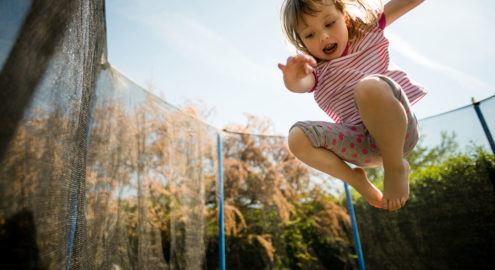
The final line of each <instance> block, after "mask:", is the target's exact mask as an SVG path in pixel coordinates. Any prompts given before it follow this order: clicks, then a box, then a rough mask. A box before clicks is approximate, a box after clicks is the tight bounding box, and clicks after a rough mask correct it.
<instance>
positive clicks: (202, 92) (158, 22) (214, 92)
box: [106, 0, 495, 135]
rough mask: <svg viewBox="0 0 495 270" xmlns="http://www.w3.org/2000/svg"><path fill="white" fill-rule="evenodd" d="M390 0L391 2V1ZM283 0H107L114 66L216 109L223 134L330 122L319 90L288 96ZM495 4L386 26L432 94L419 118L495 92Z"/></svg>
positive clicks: (406, 64)
mask: <svg viewBox="0 0 495 270" xmlns="http://www.w3.org/2000/svg"><path fill="white" fill-rule="evenodd" d="M384 2H385V3H386V2H387V1H384ZM281 4H282V0H251V1H241V0H210V1H206V0H190V1H180V0H107V1H106V16H107V17H106V19H107V45H108V59H109V62H110V64H111V65H112V66H113V67H115V68H116V69H117V70H119V71H120V72H122V73H123V74H125V75H126V76H128V77H129V78H131V79H132V80H133V81H135V82H137V83H138V84H140V85H141V86H143V87H145V88H147V89H150V91H151V92H153V93H154V94H156V95H157V96H160V97H163V98H164V99H165V101H167V102H168V103H171V104H173V105H176V106H182V105H184V104H188V103H191V102H192V103H196V104H199V106H202V107H206V108H208V109H211V110H213V111H214V114H213V115H211V116H210V117H208V118H207V122H209V123H211V124H212V125H213V126H215V127H217V128H223V127H225V126H227V125H230V124H245V123H246V122H247V117H246V114H251V115H255V116H257V117H259V118H268V119H270V120H271V121H272V122H273V129H272V130H271V131H270V133H272V134H279V135H287V133H288V130H289V128H290V126H291V125H292V124H293V123H295V122H297V121H300V120H323V121H329V120H330V119H329V117H328V116H327V115H326V114H324V113H323V112H322V111H321V109H319V107H318V105H317V104H316V102H315V101H314V99H313V95H312V94H296V93H292V92H290V91H288V90H287V89H286V88H285V86H284V84H283V80H282V73H281V71H280V70H279V69H278V68H277V64H278V63H284V62H285V61H286V59H287V57H289V56H290V55H291V50H290V49H289V48H288V47H287V46H286V45H285V43H284V39H283V36H282V33H281V30H280V7H281ZM494 10H495V1H491V0H477V1H465V0H464V1H460V0H437V1H425V2H424V3H422V4H421V5H420V6H418V7H417V8H415V9H414V10H412V11H410V12H409V13H407V14H406V15H404V16H403V17H401V18H400V19H399V20H397V21H395V22H394V23H393V24H392V25H390V26H389V27H387V28H386V36H387V37H388V38H389V40H390V54H391V59H392V62H393V63H394V64H396V65H398V66H399V67H401V68H402V69H404V70H406V71H407V73H408V74H409V75H410V77H411V78H412V79H414V80H415V81H417V82H419V83H420V84H422V85H423V86H424V87H425V88H426V89H427V90H428V92H429V93H428V95H427V96H426V97H424V98H423V99H422V100H420V101H419V102H418V103H417V104H416V105H414V106H413V110H414V111H415V113H416V115H417V117H418V118H419V119H421V118H424V117H428V116H432V115H435V114H438V113H443V112H446V111H449V110H452V109H456V108H458V107H461V106H465V105H468V104H470V103H471V97H474V98H475V99H476V100H482V99H484V98H486V97H489V96H492V95H494V94H495V50H494V49H493V48H495V45H494V44H495V35H494V34H495V20H494V18H493V15H492V14H493V11H494Z"/></svg>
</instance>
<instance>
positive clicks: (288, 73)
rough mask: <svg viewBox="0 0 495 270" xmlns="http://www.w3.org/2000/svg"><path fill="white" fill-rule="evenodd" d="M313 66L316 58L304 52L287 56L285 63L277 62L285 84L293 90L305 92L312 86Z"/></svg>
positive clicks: (313, 81) (313, 78)
mask: <svg viewBox="0 0 495 270" xmlns="http://www.w3.org/2000/svg"><path fill="white" fill-rule="evenodd" d="M315 66H316V60H315V59H314V58H313V57H312V56H309V55H305V54H299V55H297V56H291V57H289V58H288V59H287V63H286V64H285V65H282V64H278V68H280V70H282V72H283V74H284V82H285V86H286V87H287V89H289V90H291V91H293V92H307V91H309V90H311V89H312V88H313V86H314V83H315V77H314V76H313V68H314V67H315Z"/></svg>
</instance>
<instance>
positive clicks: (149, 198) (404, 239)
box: [0, 0, 495, 269]
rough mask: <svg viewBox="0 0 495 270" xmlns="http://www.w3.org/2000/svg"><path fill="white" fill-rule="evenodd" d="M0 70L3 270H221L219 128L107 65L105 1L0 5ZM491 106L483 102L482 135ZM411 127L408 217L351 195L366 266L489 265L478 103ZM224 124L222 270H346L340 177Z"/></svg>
mask: <svg viewBox="0 0 495 270" xmlns="http://www.w3.org/2000/svg"><path fill="white" fill-rule="evenodd" d="M0 66H1V68H2V69H1V73H0V95H1V96H0V162H1V163H0V269H218V268H219V265H220V263H219V255H220V254H219V252H218V249H219V246H220V245H221V243H220V240H219V238H218V235H219V229H218V217H217V215H218V213H217V212H218V211H217V208H218V201H219V200H218V198H217V196H218V192H217V190H218V183H219V182H218V181H217V180H218V179H219V175H218V165H219V164H218V162H219V161H218V153H217V147H218V145H217V136H218V134H219V131H218V130H217V129H215V128H213V127H211V126H209V125H207V124H205V123H204V122H203V121H202V120H198V117H196V116H198V115H195V114H196V111H195V110H194V108H182V109H179V108H177V107H174V106H171V105H170V104H167V103H165V102H164V101H162V100H161V99H159V98H157V97H155V96H153V95H152V94H150V93H149V92H147V91H146V90H144V89H143V88H141V87H140V86H138V85H137V84H135V83H134V82H133V81H132V80H130V79H128V78H127V77H125V76H124V75H122V74H121V73H119V72H118V71H117V70H116V69H115V68H114V67H112V66H111V65H110V64H109V63H108V62H107V60H106V29H105V5H104V1H103V0H76V1H57V0H0ZM494 102H495V97H491V98H488V99H485V100H483V101H481V102H480V105H479V108H480V109H481V112H482V113H483V115H484V117H485V120H486V122H487V126H488V129H489V130H490V131H491V132H492V134H493V133H494V128H495V118H494V117H493V115H495V111H494V108H495V104H494ZM420 124H421V132H422V134H423V139H422V141H421V144H420V145H419V146H418V147H417V149H418V152H416V153H415V154H413V155H412V156H413V159H414V160H412V161H411V162H410V163H411V164H413V165H414V166H415V168H416V170H415V171H414V172H412V177H413V178H414V177H422V178H418V179H415V180H412V184H411V194H412V195H411V198H410V200H409V202H408V204H407V205H406V207H405V208H403V209H401V210H400V211H398V212H394V213H388V212H383V211H379V210H376V209H374V208H371V207H370V206H369V205H368V204H367V203H366V202H364V201H363V200H362V199H360V197H359V196H356V198H357V199H356V200H355V201H356V203H357V204H356V214H357V219H358V223H359V227H360V233H361V238H362V245H363V251H364V257H365V263H366V265H367V266H368V268H369V269H430V268H432V269H433V268H434V269H452V268H454V269H455V268H456V267H457V268H461V269H462V268H464V269H465V268H467V267H470V266H472V265H479V266H481V267H482V268H484V269H490V268H493V265H494V262H493V258H492V254H493V252H495V245H494V243H495V235H494V233H493V232H494V230H493V228H494V226H495V220H494V217H495V209H494V207H493V205H495V202H494V198H495V195H494V191H493V190H494V186H495V180H494V179H495V178H494V175H495V169H494V168H495V166H494V165H493V164H494V161H493V156H492V155H491V154H490V150H491V149H490V145H489V142H488V140H487V137H486V135H485V133H484V131H483V128H482V126H481V124H480V121H479V119H478V116H477V114H476V112H475V110H474V107H473V106H466V107H464V108H460V109H458V110H455V111H452V112H448V113H445V114H441V115H437V116H434V117H430V118H427V119H423V120H421V121H420ZM231 128H232V129H233V130H235V131H236V132H221V134H222V137H223V164H222V166H223V169H224V174H223V177H224V181H225V182H224V186H225V194H224V196H225V204H224V207H225V224H224V225H225V234H226V252H227V254H226V264H227V267H228V268H231V269H268V268H270V269H355V268H356V265H357V264H356V255H355V254H356V250H355V245H354V244H353V241H352V233H351V224H350V218H349V216H348V214H347V211H346V210H345V203H344V202H343V195H342V193H341V191H342V188H341V187H342V183H341V182H340V181H338V180H335V179H331V178H329V177H325V176H323V175H322V174H319V173H317V172H315V171H313V170H310V169H309V168H307V167H305V166H304V165H302V164H301V163H300V162H299V161H297V160H296V159H295V158H294V156H292V155H291V154H290V152H289V150H288V147H287V144H286V138H284V137H277V136H261V135H254V134H252V133H251V132H254V133H264V132H266V131H267V130H269V124H267V122H264V121H261V120H260V119H257V118H255V117H250V118H249V120H248V125H247V126H245V127H240V126H233V127H231ZM246 133H250V134H246ZM442 134H445V135H442ZM454 134H455V135H454ZM446 140H447V143H446ZM455 145H458V148H457V150H455V149H454V148H455ZM476 146H481V149H482V150H479V149H478V150H476ZM429 149H434V151H430V150H429ZM454 150H455V151H461V152H469V153H470V154H469V155H471V156H470V157H468V156H462V155H459V154H456V156H455V157H456V158H455V159H454V160H449V159H448V157H447V156H448V154H449V153H450V154H452V153H454ZM449 151H450V152H449ZM483 151H484V152H483ZM473 152H475V153H477V154H475V155H474V158H473V157H472V156H473V154H472V153H473ZM487 153H488V154H487ZM370 177H375V179H379V178H380V172H374V173H373V174H370ZM446 179H447V180H446ZM405 258H407V259H405Z"/></svg>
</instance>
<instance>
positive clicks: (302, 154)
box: [289, 126, 382, 207]
mask: <svg viewBox="0 0 495 270" xmlns="http://www.w3.org/2000/svg"><path fill="white" fill-rule="evenodd" d="M289 148H290V150H291V152H292V153H293V154H294V155H295V156H296V157H297V158H298V159H299V160H301V161H302V162H304V163H305V164H307V165H309V166H311V167H313V168H315V169H317V170H319V171H322V172H324V173H327V174H329V175H331V176H333V177H336V178H338V179H341V180H342V181H345V182H347V183H348V184H349V185H351V186H352V187H353V188H354V189H356V190H357V191H358V192H359V193H361V195H362V196H363V197H364V198H365V199H366V200H367V201H368V203H369V204H371V205H373V206H375V207H380V202H381V201H382V193H381V192H380V190H378V189H377V188H376V187H375V186H374V185H373V184H372V183H371V182H370V181H369V180H368V177H367V176H366V173H365V171H364V170H363V169H362V168H354V169H353V168H351V167H349V165H347V164H346V163H345V162H344V161H342V160H341V159H340V158H339V157H338V156H336V155H335V154H334V153H332V152H331V151H329V150H327V149H324V148H318V147H314V146H313V145H312V144H311V141H310V140H309V138H308V137H307V136H306V134H304V131H302V130H301V129H300V128H298V127H297V126H295V127H293V128H292V129H291V130H290V132H289Z"/></svg>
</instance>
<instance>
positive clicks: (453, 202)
mask: <svg viewBox="0 0 495 270" xmlns="http://www.w3.org/2000/svg"><path fill="white" fill-rule="evenodd" d="M412 177H413V178H412V179H411V195H410V198H409V201H408V202H407V204H406V206H405V207H404V208H401V209H400V210H398V211H394V212H388V211H384V210H380V209H376V208H373V207H370V206H369V205H368V204H367V203H366V202H365V201H364V200H363V199H362V198H360V197H359V199H357V200H356V202H355V211H356V216H357V220H358V226H359V233H360V237H361V243H362V247H363V253H364V259H365V264H366V269H371V270H372V269H422V270H423V269H473V268H474V269H495V257H494V254H495V192H494V186H495V158H494V156H493V155H489V154H486V153H483V152H482V151H480V150H478V151H476V152H475V154H473V155H466V154H463V155H461V154H457V155H456V156H454V157H451V158H448V159H447V160H446V161H445V162H443V163H442V164H441V165H437V164H433V165H430V166H428V167H426V168H425V169H418V170H416V171H415V172H414V173H413V174H412Z"/></svg>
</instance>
